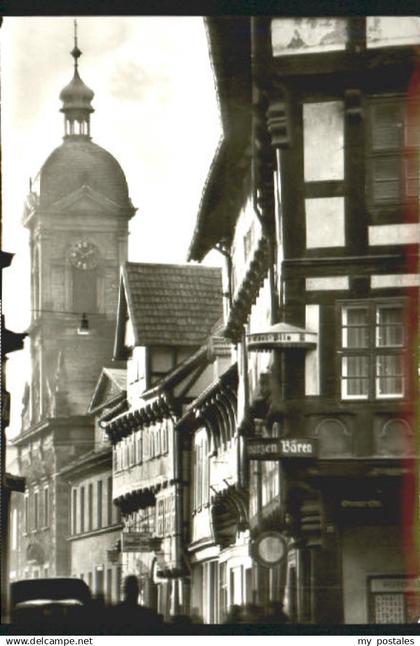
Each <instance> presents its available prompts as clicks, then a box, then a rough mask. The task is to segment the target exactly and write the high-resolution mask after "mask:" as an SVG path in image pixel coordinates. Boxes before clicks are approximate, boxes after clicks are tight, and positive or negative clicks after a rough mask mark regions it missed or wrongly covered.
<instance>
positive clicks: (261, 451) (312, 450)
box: [247, 437, 317, 460]
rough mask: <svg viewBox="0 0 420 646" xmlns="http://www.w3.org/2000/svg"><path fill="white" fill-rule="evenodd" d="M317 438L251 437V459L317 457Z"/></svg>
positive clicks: (248, 448) (249, 454)
mask: <svg viewBox="0 0 420 646" xmlns="http://www.w3.org/2000/svg"><path fill="white" fill-rule="evenodd" d="M316 448H317V447H316V440H314V439H311V438H309V439H308V438H292V437H288V438H285V439H282V438H265V437H264V438H260V437H258V438H249V439H248V440H247V452H248V459H249V460H279V459H280V458H314V457H316V454H317V451H316Z"/></svg>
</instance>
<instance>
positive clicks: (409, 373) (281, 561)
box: [189, 16, 420, 624]
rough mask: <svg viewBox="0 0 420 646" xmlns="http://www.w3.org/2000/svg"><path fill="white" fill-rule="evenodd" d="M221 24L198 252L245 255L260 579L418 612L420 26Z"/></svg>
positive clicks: (244, 389)
mask: <svg viewBox="0 0 420 646" xmlns="http://www.w3.org/2000/svg"><path fill="white" fill-rule="evenodd" d="M207 24H208V31H209V41H210V48H211V54H212V58H213V65H214V70H215V76H216V84H217V90H218V95H219V101H220V106H221V115H222V122H223V128H224V139H223V142H222V144H221V146H220V148H219V150H218V152H217V154H216V157H215V161H214V163H213V166H212V168H211V171H210V174H209V178H208V181H207V184H206V186H205V189H204V195H203V200H202V204H201V209H200V212H199V216H198V220H197V226H196V229H195V232H194V235H193V240H192V244H191V247H190V253H189V257H190V259H193V260H199V261H200V260H202V259H203V258H204V256H205V255H206V253H207V252H208V251H209V250H210V249H211V248H217V249H219V250H220V251H221V252H222V253H223V254H224V255H225V256H226V270H225V272H224V280H225V290H224V291H225V292H227V294H228V299H226V308H225V309H226V311H225V323H226V326H225V332H224V333H225V335H226V337H227V338H228V339H230V340H231V342H232V343H233V344H234V347H235V348H236V353H237V360H238V375H239V384H238V408H237V424H238V433H239V435H240V436H241V442H242V445H243V447H244V460H243V462H242V468H243V472H242V473H241V479H242V481H243V483H244V486H245V489H246V488H248V489H249V504H248V509H247V513H248V515H247V517H246V518H245V522H246V523H247V526H248V530H249V535H250V545H249V550H250V554H251V556H252V559H253V565H252V574H251V575H250V577H249V585H250V586H251V590H255V591H256V594H257V595H258V597H257V598H258V600H259V601H260V602H261V603H263V604H266V603H267V602H269V601H276V600H280V601H281V600H284V602H285V604H286V609H287V611H288V613H289V615H290V617H291V619H292V621H294V622H300V623H308V622H309V623H311V622H313V623H323V622H325V623H330V624H331V623H367V622H371V623H392V622H397V623H398V622H402V623H404V622H410V621H415V620H416V617H417V616H418V614H419V596H418V562H419V560H418V544H416V538H415V532H414V530H415V524H414V518H415V514H416V503H415V500H416V495H415V492H416V464H417V454H416V442H415V409H414V405H415V401H416V397H417V381H416V380H417V369H416V368H417V366H416V365H415V360H414V357H415V352H416V349H415V345H414V344H415V336H416V330H417V314H418V286H419V278H418V274H417V273H416V258H417V252H418V242H419V240H418V237H419V228H418V227H419V225H418V183H419V173H418V166H417V159H418V151H419V110H418V105H419V96H418V87H419V84H418V78H419V77H418V49H417V48H416V45H418V43H419V42H420V24H419V19H418V18H415V17H379V16H375V17H351V18H346V17H342V18H307V19H306V18H299V19H292V18H280V17H278V18H277V17H275V18H274V17H273V18H270V17H261V18H250V19H248V18H227V17H214V18H209V19H208V21H207ZM247 222H248V226H247ZM252 231H254V232H252ZM247 256H248V258H249V260H247ZM265 290H267V292H266V294H265ZM417 450H418V449H417ZM220 594H221V593H220ZM252 597H253V595H252V592H251V594H248V593H246V594H245V596H244V597H243V598H242V602H244V601H245V600H246V599H248V598H252ZM237 601H238V598H236V601H235V597H234V596H231V599H230V602H231V603H235V602H237Z"/></svg>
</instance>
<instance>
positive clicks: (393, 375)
mask: <svg viewBox="0 0 420 646" xmlns="http://www.w3.org/2000/svg"><path fill="white" fill-rule="evenodd" d="M403 381H404V380H403V370H402V357H401V355H397V354H391V355H379V356H378V357H377V359H376V384H377V395H378V396H380V395H402V394H403V385H404V384H403Z"/></svg>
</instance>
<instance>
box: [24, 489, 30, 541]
mask: <svg viewBox="0 0 420 646" xmlns="http://www.w3.org/2000/svg"><path fill="white" fill-rule="evenodd" d="M24 522H25V534H27V533H28V532H29V496H25V521H24Z"/></svg>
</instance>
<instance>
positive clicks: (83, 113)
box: [60, 20, 94, 137]
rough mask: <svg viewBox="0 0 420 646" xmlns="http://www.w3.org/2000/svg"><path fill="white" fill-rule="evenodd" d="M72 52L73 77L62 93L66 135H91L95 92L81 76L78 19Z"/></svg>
mask: <svg viewBox="0 0 420 646" xmlns="http://www.w3.org/2000/svg"><path fill="white" fill-rule="evenodd" d="M70 54H71V55H72V56H73V59H74V74H73V78H72V80H71V81H70V83H69V84H68V85H66V87H65V88H63V89H62V90H61V93H60V99H61V101H62V102H63V107H62V108H61V112H64V136H65V137H75V136H77V137H80V136H82V137H90V113H91V112H93V111H94V110H93V108H92V106H91V101H92V99H93V97H94V93H93V91H92V90H91V89H90V88H88V87H87V85H85V84H84V83H83V81H82V79H81V78H80V76H79V71H78V59H79V58H80V56H81V55H82V52H81V51H80V49H79V47H78V46H77V22H76V20H75V21H74V47H73V49H72V51H71V52H70Z"/></svg>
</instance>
